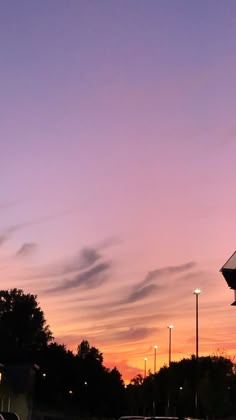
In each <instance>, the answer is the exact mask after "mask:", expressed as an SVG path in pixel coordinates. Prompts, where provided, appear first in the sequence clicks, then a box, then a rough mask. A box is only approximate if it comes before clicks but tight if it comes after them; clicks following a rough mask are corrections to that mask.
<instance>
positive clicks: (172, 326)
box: [168, 325, 174, 366]
mask: <svg viewBox="0 0 236 420" xmlns="http://www.w3.org/2000/svg"><path fill="white" fill-rule="evenodd" d="M168 328H169V366H170V364H171V330H172V329H173V328H174V325H169V326H168Z"/></svg>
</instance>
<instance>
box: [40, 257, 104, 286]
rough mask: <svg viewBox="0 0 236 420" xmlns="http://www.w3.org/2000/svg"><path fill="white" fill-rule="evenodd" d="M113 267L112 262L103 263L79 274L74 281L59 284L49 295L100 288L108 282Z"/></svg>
mask: <svg viewBox="0 0 236 420" xmlns="http://www.w3.org/2000/svg"><path fill="white" fill-rule="evenodd" d="M110 267H111V263H110V262H103V263H101V264H97V265H95V266H94V267H92V268H90V269H89V270H86V271H83V272H82V273H80V274H77V275H76V276H74V277H73V278H72V279H69V280H64V281H62V282H60V283H59V284H57V285H56V286H55V287H52V288H50V289H48V290H47V291H46V292H47V293H54V292H64V291H67V290H71V289H75V288H76V289H77V288H80V287H84V288H91V287H98V286H100V285H101V284H102V283H104V281H105V280H106V273H107V271H108V269H109V268H110Z"/></svg>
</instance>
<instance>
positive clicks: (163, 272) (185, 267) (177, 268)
mask: <svg viewBox="0 0 236 420" xmlns="http://www.w3.org/2000/svg"><path fill="white" fill-rule="evenodd" d="M195 266H196V263H195V262H194V261H190V262H187V263H184V264H180V265H173V266H171V265H170V266H167V267H162V268H157V269H156V270H152V271H149V272H148V273H147V275H146V276H145V278H144V279H143V280H142V281H141V282H140V283H138V285H137V286H136V287H142V286H144V285H146V284H148V283H150V282H151V281H153V280H157V279H158V278H160V277H163V276H167V275H175V274H178V273H182V272H185V271H189V270H192V269H193V268H194V267H195Z"/></svg>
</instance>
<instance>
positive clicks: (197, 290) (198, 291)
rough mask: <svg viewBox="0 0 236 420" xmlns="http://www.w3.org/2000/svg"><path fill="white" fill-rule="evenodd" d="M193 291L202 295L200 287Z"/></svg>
mask: <svg viewBox="0 0 236 420" xmlns="http://www.w3.org/2000/svg"><path fill="white" fill-rule="evenodd" d="M193 293H194V294H195V295H200V293H201V290H200V289H195V290H194V292H193Z"/></svg>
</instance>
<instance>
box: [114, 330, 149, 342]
mask: <svg viewBox="0 0 236 420" xmlns="http://www.w3.org/2000/svg"><path fill="white" fill-rule="evenodd" d="M156 330H157V329H156V328H147V327H141V328H129V329H128V330H125V331H121V332H118V333H117V334H115V338H116V339H118V340H122V341H123V340H125V341H137V340H141V339H143V338H146V337H148V336H150V335H152V334H153V333H154V332H155V331H156Z"/></svg>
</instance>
